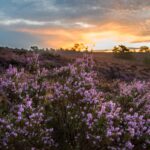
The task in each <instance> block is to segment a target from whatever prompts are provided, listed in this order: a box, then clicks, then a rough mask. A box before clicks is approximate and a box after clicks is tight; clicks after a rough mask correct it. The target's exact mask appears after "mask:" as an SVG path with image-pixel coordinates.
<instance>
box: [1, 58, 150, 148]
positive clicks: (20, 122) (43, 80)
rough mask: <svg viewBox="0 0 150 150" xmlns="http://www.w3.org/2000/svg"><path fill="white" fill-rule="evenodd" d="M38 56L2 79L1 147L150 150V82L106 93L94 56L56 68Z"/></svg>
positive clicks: (120, 85) (140, 82)
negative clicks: (46, 65)
mask: <svg viewBox="0 0 150 150" xmlns="http://www.w3.org/2000/svg"><path fill="white" fill-rule="evenodd" d="M33 58H36V59H29V60H30V61H29V63H30V66H35V67H34V69H31V70H29V72H25V71H24V69H21V70H18V69H17V68H15V67H13V66H10V68H9V69H8V70H7V71H6V73H5V75H4V76H2V77H1V78H0V94H1V95H3V99H2V101H1V103H0V110H1V111H0V149H53V150H57V149H61V150H78V149H87V150H91V149H110V150H113V149H118V150H119V149H124V150H129V149H135V150H136V149H148V148H149V145H150V141H149V137H150V112H149V108H150V101H149V100H150V95H149V91H150V82H147V83H146V82H144V81H143V82H142V81H134V82H132V83H125V82H123V83H122V82H119V83H118V86H116V88H117V90H118V92H116V91H113V89H112V90H109V91H107V90H106V91H104V90H101V88H100V87H99V86H98V85H99V79H98V77H97V74H96V72H95V71H94V68H93V67H94V61H93V59H92V57H91V56H85V57H84V58H82V59H77V60H76V61H75V62H74V63H72V64H69V65H68V66H65V67H61V68H58V69H53V71H51V72H49V71H48V70H46V69H44V68H40V67H39V65H38V59H37V57H35V56H34V57H33ZM31 60H33V61H31ZM35 64H36V65H35ZM48 77H49V78H48Z"/></svg>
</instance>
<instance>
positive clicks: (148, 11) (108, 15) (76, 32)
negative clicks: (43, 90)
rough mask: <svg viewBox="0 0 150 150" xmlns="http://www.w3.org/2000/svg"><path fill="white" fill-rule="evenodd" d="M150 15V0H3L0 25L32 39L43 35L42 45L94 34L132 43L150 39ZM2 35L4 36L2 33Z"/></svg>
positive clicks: (79, 38) (80, 38)
mask: <svg viewBox="0 0 150 150" xmlns="http://www.w3.org/2000/svg"><path fill="white" fill-rule="evenodd" d="M149 18H150V0H142V1H141V0H7V1H6V0H1V1H0V28H5V31H7V33H8V32H10V33H12V32H14V33H12V34H13V35H14V34H15V33H16V34H19V33H20V34H21V35H22V36H21V37H23V35H25V36H27V35H28V36H32V39H30V40H31V41H33V43H34V41H36V40H37V39H36V37H40V40H41V41H40V42H39V41H38V40H39V39H38V40H37V41H38V42H39V43H40V45H44V44H46V43H48V44H47V45H55V46H57V45H59V46H60V45H61V44H62V45H63V41H64V44H65V45H70V44H71V43H73V42H76V41H92V38H93V40H94V41H95V39H96V38H97V42H98V41H100V39H103V41H104V40H105V38H106V36H110V35H111V36H112V37H111V38H113V40H116V39H117V41H119V39H120V40H121V41H122V40H127V41H129V42H131V43H132V41H138V40H139V39H140V38H141V41H142V40H147V39H148V38H149V36H150V30H149V25H150V21H149ZM58 31H59V32H58ZM63 34H64V35H63ZM3 35H4V33H3ZM7 35H8V34H7ZM127 37H128V38H127ZM0 38H1V40H2V41H3V40H4V39H3V38H2V35H0ZM16 38H17V36H16ZM90 38H91V39H90ZM19 40H20V39H18V42H19ZM51 41H52V42H53V43H55V44H53V43H52V42H51ZM55 41H56V42H57V43H58V44H57V43H56V42H55ZM59 41H61V42H59ZM67 42H68V44H67ZM27 43H28V42H27ZM16 46H17V43H16Z"/></svg>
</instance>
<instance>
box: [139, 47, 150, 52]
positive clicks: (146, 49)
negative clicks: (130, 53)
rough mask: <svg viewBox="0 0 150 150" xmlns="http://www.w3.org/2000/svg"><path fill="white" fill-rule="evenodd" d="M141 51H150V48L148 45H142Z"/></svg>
mask: <svg viewBox="0 0 150 150" xmlns="http://www.w3.org/2000/svg"><path fill="white" fill-rule="evenodd" d="M140 52H150V49H149V47H148V46H141V47H140Z"/></svg>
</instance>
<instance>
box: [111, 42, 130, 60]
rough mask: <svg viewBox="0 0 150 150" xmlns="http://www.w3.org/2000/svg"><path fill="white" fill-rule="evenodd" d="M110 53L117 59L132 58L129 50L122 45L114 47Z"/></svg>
mask: <svg viewBox="0 0 150 150" xmlns="http://www.w3.org/2000/svg"><path fill="white" fill-rule="evenodd" d="M112 51H113V54H114V56H115V57H118V58H124V59H129V58H131V57H132V55H131V52H130V49H129V48H127V47H126V46H124V45H119V46H115V47H114V48H113V50H112Z"/></svg>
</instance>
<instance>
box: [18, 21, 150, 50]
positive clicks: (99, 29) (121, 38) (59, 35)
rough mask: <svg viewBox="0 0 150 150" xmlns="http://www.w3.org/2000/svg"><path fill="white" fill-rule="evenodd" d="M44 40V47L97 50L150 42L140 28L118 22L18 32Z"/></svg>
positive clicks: (148, 37)
mask: <svg viewBox="0 0 150 150" xmlns="http://www.w3.org/2000/svg"><path fill="white" fill-rule="evenodd" d="M17 31H19V32H25V33H28V34H32V35H35V36H40V37H41V38H42V43H41V45H42V46H43V47H55V48H60V47H63V48H68V47H71V46H72V45H73V44H74V43H77V42H83V43H85V44H94V45H95V47H96V49H101V48H103V47H108V48H109V47H112V46H114V45H117V44H120V43H122V44H124V43H125V44H127V43H133V42H134V41H139V42H140V41H148V40H149V39H150V36H145V35H142V31H143V30H142V29H141V28H140V27H136V26H134V24H131V25H125V24H121V23H116V22H108V23H104V24H96V26H91V27H89V28H88V27H86V28H71V29H70V28H51V27H47V28H44V29H40V28H36V29H35V28H34V29H31V28H22V29H19V30H17Z"/></svg>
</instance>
